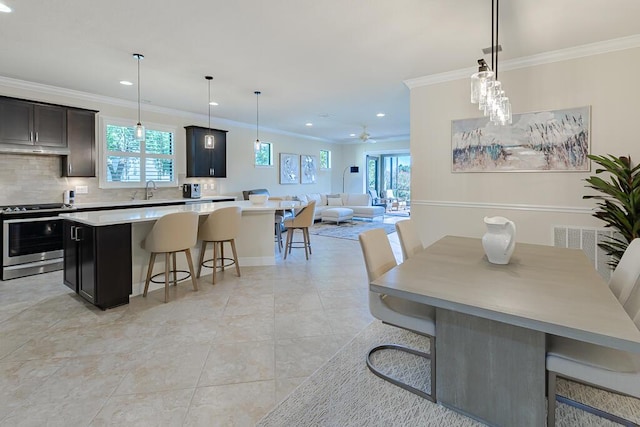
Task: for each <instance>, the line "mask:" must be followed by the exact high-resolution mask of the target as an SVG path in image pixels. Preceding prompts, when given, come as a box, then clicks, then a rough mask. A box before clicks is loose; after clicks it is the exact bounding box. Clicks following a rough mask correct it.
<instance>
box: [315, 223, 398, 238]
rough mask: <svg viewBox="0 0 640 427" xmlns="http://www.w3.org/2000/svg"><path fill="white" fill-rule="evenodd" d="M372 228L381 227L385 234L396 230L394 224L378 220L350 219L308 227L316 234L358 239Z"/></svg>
mask: <svg viewBox="0 0 640 427" xmlns="http://www.w3.org/2000/svg"><path fill="white" fill-rule="evenodd" d="M374 228H382V229H384V231H385V232H386V233H387V234H391V233H393V232H395V231H396V228H395V225H394V224H386V223H384V222H380V221H351V222H341V223H340V224H338V225H336V224H335V223H333V222H317V223H315V224H314V225H313V226H312V227H311V228H309V233H310V234H315V235H317V236H326V237H337V238H339V239H349V240H358V235H359V234H360V233H362V232H364V231H367V230H372V229H374Z"/></svg>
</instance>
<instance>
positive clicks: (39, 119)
mask: <svg viewBox="0 0 640 427" xmlns="http://www.w3.org/2000/svg"><path fill="white" fill-rule="evenodd" d="M0 142H2V143H6V144H20V145H42V146H46V147H57V148H60V147H66V146H67V108H66V107H63V106H59V105H49V104H39V103H35V102H29V101H24V100H20V99H14V98H4V97H3V98H0Z"/></svg>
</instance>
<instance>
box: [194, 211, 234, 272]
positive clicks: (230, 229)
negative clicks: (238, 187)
mask: <svg viewBox="0 0 640 427" xmlns="http://www.w3.org/2000/svg"><path fill="white" fill-rule="evenodd" d="M241 221H242V209H241V208H240V207H238V206H230V207H227V208H220V209H216V210H214V211H213V212H211V213H210V214H209V216H208V217H207V219H206V220H205V222H204V223H202V225H201V226H200V228H199V229H198V239H199V240H201V241H202V246H201V248H200V259H199V261H198V277H200V273H201V272H202V267H208V266H207V265H204V263H205V262H209V261H211V262H212V266H211V268H212V270H213V273H212V276H213V279H212V281H213V283H214V284H215V283H216V271H217V269H218V268H220V269H221V270H224V268H225V267H226V266H227V265H225V261H227V258H225V257H224V244H225V243H227V242H228V243H229V244H230V245H231V251H232V252H233V260H232V261H233V262H232V263H230V264H235V266H236V274H237V275H238V277H240V264H239V263H238V253H237V252H236V240H235V239H236V237H237V236H238V232H239V231H240V222H241ZM210 242H211V243H213V258H212V259H211V260H207V261H205V260H204V255H205V252H206V251H207V244H208V243H210ZM218 250H219V251H220V252H218ZM218 260H219V261H220V264H219V265H218Z"/></svg>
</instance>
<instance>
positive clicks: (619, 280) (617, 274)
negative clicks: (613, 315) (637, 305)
mask: <svg viewBox="0 0 640 427" xmlns="http://www.w3.org/2000/svg"><path fill="white" fill-rule="evenodd" d="M638 282H640V238H638V239H633V240H632V241H631V243H629V246H627V249H626V250H625V251H624V254H623V255H622V258H620V262H619V263H618V265H617V266H616V269H615V270H614V271H613V274H612V275H611V279H610V280H609V288H611V291H612V292H613V294H614V295H615V296H616V298H618V301H620V304H622V305H625V303H626V302H627V300H628V299H629V296H630V295H631V292H632V291H633V288H634V287H636V285H637V283H638Z"/></svg>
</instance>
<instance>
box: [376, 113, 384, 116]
mask: <svg viewBox="0 0 640 427" xmlns="http://www.w3.org/2000/svg"><path fill="white" fill-rule="evenodd" d="M384 116H385V114H384V113H378V114H376V117H384Z"/></svg>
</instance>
